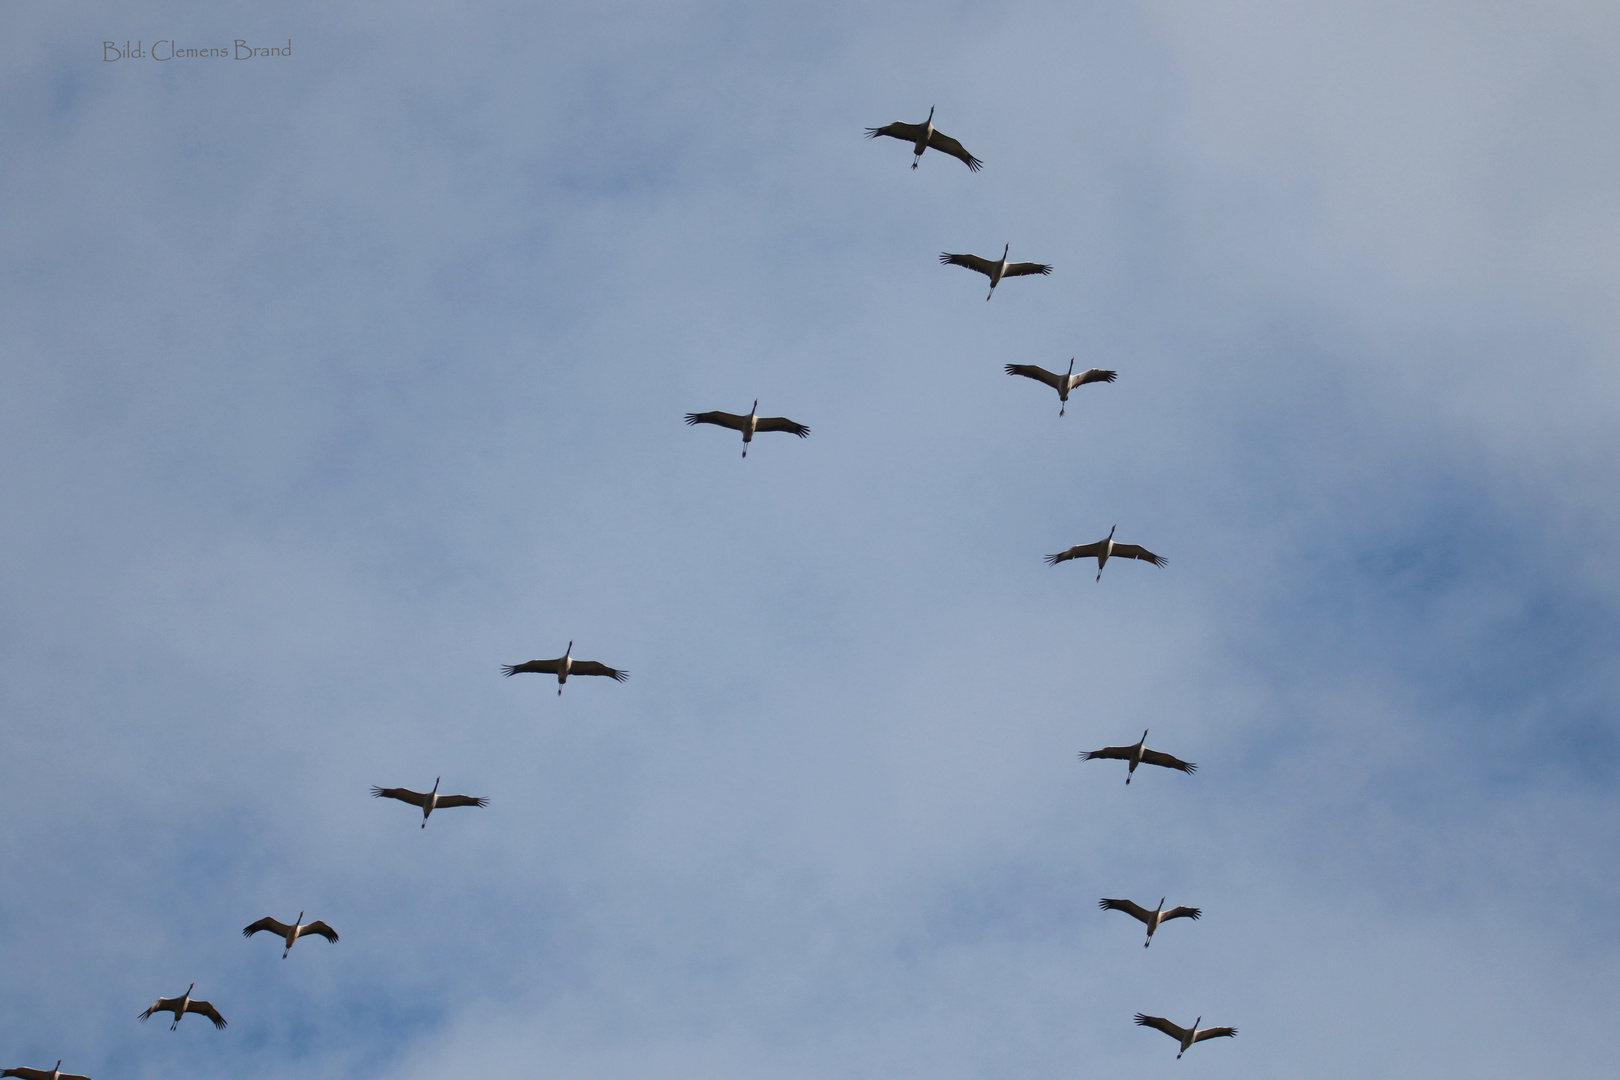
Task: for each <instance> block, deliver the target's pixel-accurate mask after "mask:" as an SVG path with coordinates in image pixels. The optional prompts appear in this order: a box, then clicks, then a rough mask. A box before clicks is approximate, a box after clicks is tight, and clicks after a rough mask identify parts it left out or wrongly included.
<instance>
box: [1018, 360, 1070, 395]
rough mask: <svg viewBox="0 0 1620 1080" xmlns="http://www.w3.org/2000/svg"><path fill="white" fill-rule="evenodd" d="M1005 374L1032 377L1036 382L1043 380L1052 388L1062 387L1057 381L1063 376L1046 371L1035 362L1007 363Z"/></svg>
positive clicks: (1058, 388)
mask: <svg viewBox="0 0 1620 1080" xmlns="http://www.w3.org/2000/svg"><path fill="white" fill-rule="evenodd" d="M1007 374H1009V375H1022V376H1023V377H1024V378H1026V379H1034V380H1035V381H1036V382H1043V383H1045V384H1046V385H1047V386H1050V387H1051V388H1052V389H1054V390H1061V389H1063V388H1062V386H1060V385H1059V383H1061V382H1062V381H1063V376H1061V375H1057V374H1054V373H1053V372H1050V371H1047V370H1046V369H1045V368H1043V367H1041V366H1039V365H1037V364H1008V365H1007Z"/></svg>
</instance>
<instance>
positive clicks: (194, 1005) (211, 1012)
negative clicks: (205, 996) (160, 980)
mask: <svg viewBox="0 0 1620 1080" xmlns="http://www.w3.org/2000/svg"><path fill="white" fill-rule="evenodd" d="M186 1012H194V1013H201V1014H202V1015H203V1016H206V1017H208V1019H210V1020H212V1021H213V1022H214V1026H215V1027H217V1028H222V1027H224V1026H225V1018H224V1017H223V1016H221V1015H219V1010H218V1009H216V1008H214V1006H213V1003H212V1002H208V1001H192V1002H188V1003H187V1004H186Z"/></svg>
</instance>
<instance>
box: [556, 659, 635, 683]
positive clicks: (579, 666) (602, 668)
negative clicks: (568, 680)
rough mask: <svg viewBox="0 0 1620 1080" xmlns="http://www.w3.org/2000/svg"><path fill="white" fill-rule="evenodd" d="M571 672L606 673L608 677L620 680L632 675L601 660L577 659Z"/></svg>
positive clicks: (585, 673)
mask: <svg viewBox="0 0 1620 1080" xmlns="http://www.w3.org/2000/svg"><path fill="white" fill-rule="evenodd" d="M570 674H573V675H606V676H607V677H608V678H610V679H617V680H618V681H619V682H624V680H626V679H628V678H629V677H630V673H629V672H628V671H624V670H621V669H620V668H612V667H608V666H607V665H606V664H604V663H602V662H601V661H600V660H575V661H574V667H573V670H572V672H570Z"/></svg>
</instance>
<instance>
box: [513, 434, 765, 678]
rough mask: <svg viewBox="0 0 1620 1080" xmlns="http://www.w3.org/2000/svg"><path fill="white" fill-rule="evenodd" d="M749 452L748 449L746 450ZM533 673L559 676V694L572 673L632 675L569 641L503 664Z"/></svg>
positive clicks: (608, 675)
mask: <svg viewBox="0 0 1620 1080" xmlns="http://www.w3.org/2000/svg"><path fill="white" fill-rule="evenodd" d="M744 453H747V451H744ZM520 672H521V673H525V674H527V673H533V674H536V675H555V676H557V694H558V695H559V696H561V694H562V688H563V683H565V682H567V681H568V676H570V675H606V676H607V677H608V678H610V679H613V680H614V681H616V682H624V680H626V679H628V678H629V677H630V673H629V672H628V671H623V670H620V669H619V668H610V667H608V666H607V665H606V664H603V663H601V662H599V661H596V660H575V659H574V643H573V642H572V641H570V642H569V643H568V649H567V651H565V652H564V653H563V654H562V655H561V656H559V657H557V659H555V660H530V661H529V662H528V663H526V664H503V665H502V666H501V674H502V675H505V676H507V677H508V678H510V677H511V676H513V675H517V674H519V673H520Z"/></svg>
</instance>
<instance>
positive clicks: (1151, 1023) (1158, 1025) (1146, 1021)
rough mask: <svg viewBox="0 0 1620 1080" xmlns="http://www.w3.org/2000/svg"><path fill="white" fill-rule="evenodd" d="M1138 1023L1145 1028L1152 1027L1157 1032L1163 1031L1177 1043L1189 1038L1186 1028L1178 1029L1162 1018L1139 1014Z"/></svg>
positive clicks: (1137, 1015)
mask: <svg viewBox="0 0 1620 1080" xmlns="http://www.w3.org/2000/svg"><path fill="white" fill-rule="evenodd" d="M1136 1022H1137V1023H1138V1024H1141V1025H1142V1026H1143V1027H1150V1028H1153V1029H1154V1030H1155V1031H1162V1032H1164V1033H1165V1034H1166V1035H1168V1036H1170V1037H1171V1038H1172V1039H1174V1040H1176V1041H1177V1042H1180V1041H1181V1040H1182V1039H1185V1038H1186V1037H1187V1029H1186V1028H1183V1027H1177V1026H1176V1025H1174V1024H1172V1023H1171V1022H1170V1021H1168V1020H1166V1019H1165V1018H1164V1017H1162V1016H1148V1015H1147V1014H1146V1013H1137V1014H1136Z"/></svg>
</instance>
